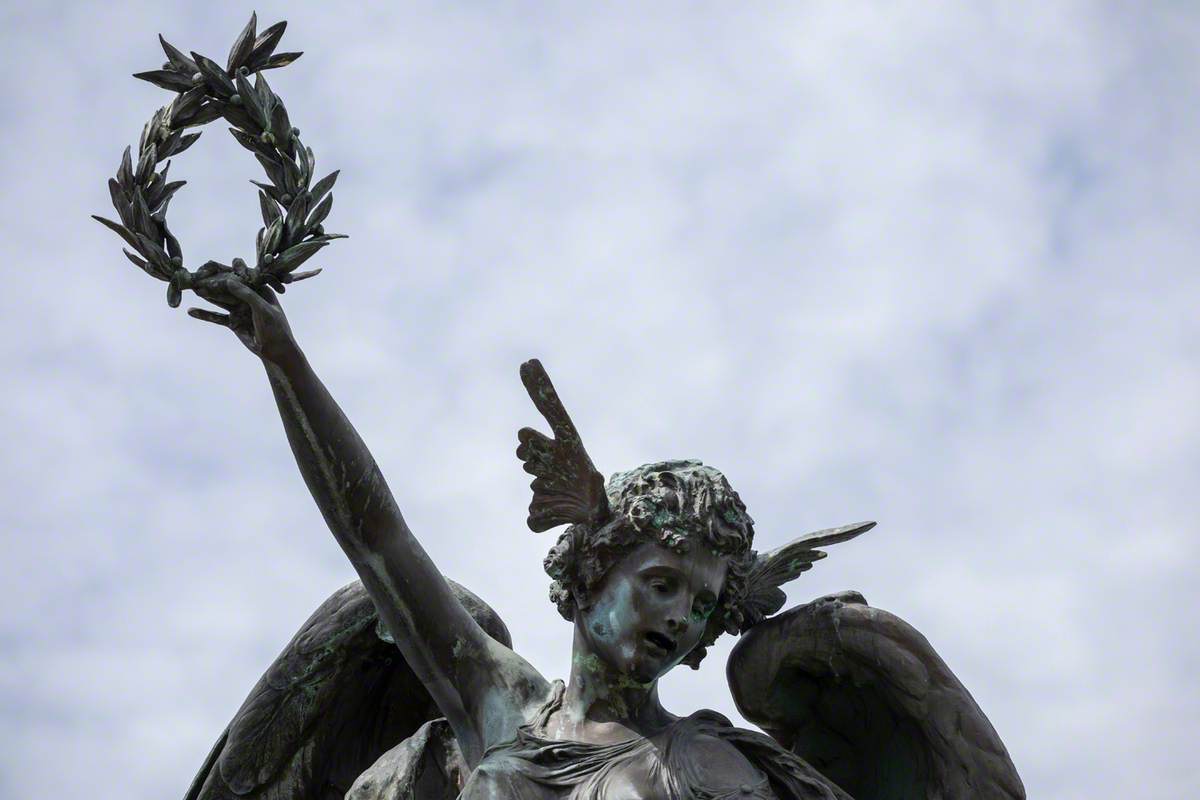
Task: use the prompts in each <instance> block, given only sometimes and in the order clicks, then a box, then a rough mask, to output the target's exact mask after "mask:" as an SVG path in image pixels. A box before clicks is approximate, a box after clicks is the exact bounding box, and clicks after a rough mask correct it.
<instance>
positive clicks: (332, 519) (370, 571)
mask: <svg viewBox="0 0 1200 800" xmlns="http://www.w3.org/2000/svg"><path fill="white" fill-rule="evenodd" d="M230 291H231V293H233V294H234V295H235V296H236V297H238V298H239V299H240V300H242V301H243V302H244V303H245V304H246V307H247V308H248V312H247V310H246V309H234V310H233V311H232V312H231V314H230V315H229V316H228V317H223V316H221V315H214V314H211V313H210V312H200V313H197V312H192V315H193V316H196V317H199V318H201V319H207V320H208V321H214V322H220V323H221V324H225V325H228V326H229V327H230V328H232V329H233V330H234V332H235V333H237V334H238V337H239V338H240V339H242V341H243V343H244V344H246V346H247V347H248V348H249V349H250V350H251V351H252V352H254V353H256V354H257V355H259V356H260V357H261V358H262V360H263V364H264V366H265V367H266V370H267V377H268V379H269V381H270V384H271V389H272V391H273V392H274V394H275V400H276V403H277V404H278V406H279V413H280V417H281V418H282V420H283V426H284V430H285V431H286V433H287V438H288V442H289V444H291V447H292V453H293V454H294V455H295V457H296V463H297V464H298V465H299V467H300V473H301V474H302V475H303V476H304V481H305V483H306V484H307V485H308V488H309V491H310V492H311V493H312V496H313V499H315V500H316V502H317V506H318V507H319V508H320V509H321V513H322V514H323V515H324V517H325V521H326V523H327V524H328V525H329V529H330V530H331V531H332V532H333V535H334V537H335V538H336V539H337V541H338V544H340V545H341V547H342V550H344V551H345V553H346V555H347V556H348V557H349V559H350V562H351V564H352V565H353V566H354V569H355V570H356V571H357V572H358V574H359V576H360V577H361V578H362V581H363V584H364V586H366V588H367V591H368V592H369V593H370V595H371V597H372V599H373V600H374V601H375V605H376V607H377V608H378V610H379V614H380V617H381V618H382V619H383V620H384V622H385V624H386V625H387V626H388V628H389V630H390V631H391V633H392V635H393V637H394V638H395V640H396V642H397V644H398V645H399V647H400V649H401V650H402V651H403V653H404V657H405V658H406V659H407V661H408V663H409V665H410V666H411V667H412V669H413V670H414V672H416V674H417V676H418V677H419V678H420V679H421V681H422V682H423V683H424V684H425V686H426V688H427V689H428V690H429V692H430V694H431V695H432V696H433V698H434V700H435V701H436V702H437V704H438V706H439V708H440V709H441V710H442V712H443V713H444V714H445V715H446V717H447V718H448V719H449V721H450V723H451V726H452V727H453V728H454V732H455V735H456V736H457V738H458V740H459V743H460V745H461V747H462V749H463V752H464V755H465V756H466V757H467V759H468V760H469V761H470V762H471V763H475V762H476V761H477V760H478V758H479V756H480V755H482V753H483V751H484V750H485V749H486V747H487V746H488V745H490V744H492V743H493V742H495V741H497V740H499V739H503V738H506V737H507V736H509V735H511V734H512V733H513V732H514V731H515V729H516V727H517V726H518V725H520V724H522V723H524V721H525V718H524V717H525V712H526V709H527V706H528V705H530V704H531V703H533V702H536V700H537V698H540V697H542V696H544V694H545V692H546V690H547V686H546V682H545V679H544V678H542V677H541V675H539V674H538V673H537V671H536V670H534V669H533V668H532V667H530V666H529V665H528V664H527V663H526V662H525V661H524V660H523V659H521V658H520V657H519V656H518V655H517V654H516V653H514V652H512V651H511V650H509V649H508V648H506V647H504V646H503V645H501V644H499V643H498V642H496V641H494V640H493V639H491V638H490V637H489V636H488V635H487V634H486V633H485V632H484V631H483V630H482V629H481V628H480V627H479V626H478V625H477V624H476V623H475V621H474V619H472V617H471V616H470V614H468V613H467V611H466V610H465V609H464V608H463V607H462V605H461V604H460V603H459V602H458V600H457V599H456V598H455V597H454V595H453V593H452V592H451V590H450V587H449V585H448V584H447V583H446V580H445V578H443V577H442V574H441V572H440V571H439V570H438V569H437V567H436V566H435V565H434V564H433V562H432V561H431V560H430V558H429V556H428V554H427V553H426V552H425V550H424V548H423V547H421V545H420V543H419V542H418V541H417V539H416V537H414V536H413V534H412V532H411V531H410V530H409V528H408V525H407V524H405V521H404V517H403V515H402V514H401V513H400V509H399V507H398V506H397V505H396V501H395V499H394V498H393V497H392V493H391V490H390V489H389V488H388V486H387V483H386V482H385V481H384V478H383V475H382V474H381V473H380V470H379V467H378V465H377V464H376V463H375V459H374V458H373V457H372V456H371V453H370V451H369V450H368V449H367V447H366V445H365V444H364V443H363V441H362V439H361V438H360V437H359V435H358V433H357V432H356V431H355V430H354V427H353V426H352V425H351V424H350V421H349V420H348V419H346V416H345V414H343V413H342V410H341V408H339V407H338V405H337V403H336V402H335V401H334V399H333V397H332V396H331V395H330V394H329V391H328V390H327V389H326V388H325V386H324V384H322V383H321V381H320V379H318V378H317V375H316V373H315V372H313V370H312V367H311V366H310V365H309V363H308V360H307V358H305V356H304V354H303V352H302V351H301V350H300V348H299V347H298V346H297V345H296V343H295V340H294V339H293V338H292V335H291V331H290V329H289V328H288V325H287V320H286V317H284V315H283V309H282V308H281V307H280V305H279V303H278V301H277V300H276V299H275V297H274V295H273V294H269V290H266V291H265V293H267V296H266V298H265V299H264V297H261V296H259V295H258V294H257V293H255V292H254V291H253V290H251V289H249V288H247V287H245V286H243V285H241V284H233V283H231V284H230ZM218 317H219V318H218Z"/></svg>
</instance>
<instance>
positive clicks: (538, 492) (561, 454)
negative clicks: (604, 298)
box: [517, 359, 609, 532]
mask: <svg viewBox="0 0 1200 800" xmlns="http://www.w3.org/2000/svg"><path fill="white" fill-rule="evenodd" d="M521 382H522V383H523V384H525V390H526V391H527V392H529V398H530V399H531V400H533V404H534V405H535V406H536V407H537V410H538V411H540V412H541V413H542V416H543V417H545V418H546V421H547V422H548V423H550V431H551V432H552V433H553V434H554V438H553V439H551V438H549V437H548V436H545V435H544V434H542V433H539V432H538V431H535V430H534V429H532V428H521V430H520V431H518V432H517V439H518V441H519V442H520V444H519V445H518V446H517V458H519V459H521V461H523V462H524V466H525V471H526V472H528V473H529V474H530V475H533V476H534V478H533V481H532V482H531V483H530V484H529V487H530V488H531V489H533V499H532V500H531V501H530V502H529V519H528V524H529V527H530V529H531V530H534V531H538V532H541V531H545V530H549V529H550V528H553V527H555V526H558V525H571V524H575V523H585V524H589V525H595V524H598V523H600V522H601V521H603V520H604V519H606V518H607V517H608V513H609V511H608V496H607V495H606V494H605V493H604V476H603V475H601V474H600V473H599V472H597V471H596V468H595V466H593V465H592V459H591V458H590V457H588V454H587V451H586V450H584V449H583V442H582V441H581V440H580V438H579V432H578V431H577V430H575V424H574V423H573V422H571V418H570V417H569V416H568V415H567V410H566V409H565V408H563V404H562V401H561V400H559V399H558V393H557V392H556V391H554V384H552V383H550V376H549V375H547V374H546V370H545V369H543V368H542V364H541V362H540V361H538V360H537V359H533V360H531V361H526V362H525V363H524V364H522V365H521Z"/></svg>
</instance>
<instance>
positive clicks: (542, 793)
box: [459, 746, 672, 800]
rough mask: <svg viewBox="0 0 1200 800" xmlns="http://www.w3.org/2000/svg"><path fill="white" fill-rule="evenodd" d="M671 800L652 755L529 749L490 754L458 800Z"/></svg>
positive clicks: (647, 750)
mask: <svg viewBox="0 0 1200 800" xmlns="http://www.w3.org/2000/svg"><path fill="white" fill-rule="evenodd" d="M501 797H503V798H506V800H672V798H671V794H670V792H669V791H668V790H667V784H666V780H665V778H664V774H663V770H662V769H661V768H659V764H658V754H657V750H656V749H655V748H654V747H652V746H644V747H638V748H631V749H629V750H627V751H624V752H620V751H618V752H612V751H608V752H606V748H594V749H593V748H585V747H573V748H560V747H547V748H534V749H525V750H522V751H520V752H500V753H493V754H491V755H489V757H487V758H485V759H484V761H483V762H482V763H481V764H480V765H479V766H478V767H477V768H476V769H475V771H474V772H473V773H472V774H471V777H470V779H469V780H468V781H467V785H466V786H465V787H464V789H463V792H462V794H461V795H460V796H459V800H484V798H489V799H490V798H501Z"/></svg>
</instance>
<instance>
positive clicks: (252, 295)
mask: <svg viewBox="0 0 1200 800" xmlns="http://www.w3.org/2000/svg"><path fill="white" fill-rule="evenodd" d="M225 288H226V289H228V290H229V293H230V294H231V295H233V296H234V297H236V298H237V299H239V300H241V301H242V302H243V303H245V304H246V305H248V306H250V307H251V308H253V309H256V310H258V311H267V310H269V309H270V308H271V304H270V303H269V302H267V301H266V300H265V299H263V296H262V295H261V294H259V293H258V292H256V291H254V290H253V289H251V288H250V287H249V286H247V285H246V284H244V283H242V282H241V281H239V280H237V279H236V278H230V279H229V280H227V281H226V282H225ZM267 291H271V290H270V289H267ZM278 304H279V301H278V300H277V301H276V302H275V305H278Z"/></svg>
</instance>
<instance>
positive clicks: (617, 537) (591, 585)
mask: <svg viewBox="0 0 1200 800" xmlns="http://www.w3.org/2000/svg"><path fill="white" fill-rule="evenodd" d="M605 494H607V495H608V501H609V506H610V508H611V511H612V514H611V516H610V517H609V518H608V521H607V522H605V523H604V524H602V525H600V526H599V527H590V526H587V525H582V524H577V525H572V526H571V527H569V528H567V530H566V532H565V533H563V534H562V535H561V536H560V537H559V539H558V542H557V544H555V545H554V547H553V548H551V550H550V553H549V554H548V555H547V556H546V560H545V562H544V565H545V568H546V573H547V574H548V575H549V576H550V577H551V578H553V582H552V583H551V584H550V599H551V600H552V601H553V602H554V604H555V605H557V606H558V611H559V613H560V614H562V616H563V617H564V618H565V619H567V620H568V621H571V620H574V619H575V612H576V610H577V607H578V605H577V604H578V603H579V602H582V603H583V604H585V605H586V603H587V599H588V597H589V596H590V594H591V593H592V591H593V590H595V589H596V588H597V587H598V586H599V585H600V583H601V582H602V581H603V580H604V576H605V575H607V574H608V571H609V569H611V568H612V567H613V566H614V565H615V564H616V563H617V562H618V561H620V560H621V558H622V557H624V556H625V555H626V554H627V553H629V552H631V551H632V550H634V549H635V548H637V547H638V546H639V545H641V544H644V543H646V542H654V543H655V544H659V545H662V546H663V547H667V548H670V549H671V550H674V551H675V552H677V553H687V552H689V550H690V549H691V548H692V547H693V546H697V545H698V546H702V547H706V548H708V549H709V550H710V551H712V552H714V553H716V554H719V555H724V556H728V557H729V570H728V572H727V574H726V579H725V585H724V587H723V589H722V592H721V596H720V598H718V600H717V609H716V610H715V611H714V612H713V614H712V615H711V616H710V617H709V619H708V623H707V627H706V628H705V631H704V635H703V637H702V638H701V640H700V643H699V644H698V645H697V646H696V647H695V648H694V649H693V650H692V651H691V652H690V653H688V654H687V655H686V656H685V657H684V659H683V663H685V664H687V665H688V666H690V667H691V668H692V669H697V668H699V666H700V661H701V660H703V658H704V656H705V653H706V652H707V649H708V647H709V646H710V645H711V644H712V643H713V642H714V641H716V639H717V637H719V636H720V635H721V634H722V633H726V632H728V633H734V632H736V631H737V630H738V625H739V624H740V621H741V618H742V614H741V610H740V608H738V605H739V603H738V598H740V597H741V596H742V589H743V585H744V583H745V580H746V575H747V574H748V573H749V571H750V567H751V565H752V564H753V563H754V552H753V550H751V544H753V541H754V520H752V519H751V518H750V515H749V514H747V513H746V505H745V504H744V503H743V502H742V500H741V498H740V497H738V494H737V492H735V491H734V490H733V488H732V487H731V486H730V485H729V481H728V480H726V479H725V476H724V475H722V474H721V473H720V472H719V471H717V470H715V469H713V468H712V467H707V466H705V465H704V464H702V463H701V462H699V461H695V460H681V461H660V462H658V463H655V464H646V465H644V466H641V467H638V468H637V469H633V470H629V471H628V472H618V473H616V474H615V475H613V476H612V477H611V478H610V479H609V480H608V483H607V484H606V485H605Z"/></svg>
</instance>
